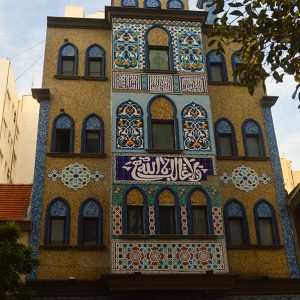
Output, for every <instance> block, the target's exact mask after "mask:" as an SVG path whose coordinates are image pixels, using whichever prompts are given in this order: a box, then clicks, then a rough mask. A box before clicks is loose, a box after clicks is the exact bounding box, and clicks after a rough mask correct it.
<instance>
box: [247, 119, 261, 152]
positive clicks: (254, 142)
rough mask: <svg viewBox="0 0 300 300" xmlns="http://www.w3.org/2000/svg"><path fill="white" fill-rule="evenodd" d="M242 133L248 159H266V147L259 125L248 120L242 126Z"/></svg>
mask: <svg viewBox="0 0 300 300" xmlns="http://www.w3.org/2000/svg"><path fill="white" fill-rule="evenodd" d="M242 132H243V141H244V149H245V155H246V157H264V156H265V146H264V140H263V136H262V131H261V128H260V126H259V124H258V123H257V122H256V121H254V120H252V119H248V120H246V121H245V122H244V123H243V125H242Z"/></svg>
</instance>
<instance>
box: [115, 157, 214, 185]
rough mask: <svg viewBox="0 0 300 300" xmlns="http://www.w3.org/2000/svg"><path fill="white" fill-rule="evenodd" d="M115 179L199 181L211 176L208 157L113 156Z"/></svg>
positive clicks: (212, 173) (210, 165) (210, 159)
mask: <svg viewBox="0 0 300 300" xmlns="http://www.w3.org/2000/svg"><path fill="white" fill-rule="evenodd" d="M115 164H116V168H115V178H114V179H115V180H116V181H134V182H146V183H147V182H148V183H150V182H166V183H167V182H168V183H171V182H173V183H175V182H184V183H199V182H201V181H206V180H207V176H208V175H214V161H213V158H212V157H211V156H208V155H207V156H204V157H199V156H197V157H196V156H193V157H190V156H184V157H178V156H155V155H147V156H146V155H116V156H115Z"/></svg>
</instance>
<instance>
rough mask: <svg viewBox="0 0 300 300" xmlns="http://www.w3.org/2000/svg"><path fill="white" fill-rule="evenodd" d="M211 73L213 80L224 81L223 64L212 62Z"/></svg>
mask: <svg viewBox="0 0 300 300" xmlns="http://www.w3.org/2000/svg"><path fill="white" fill-rule="evenodd" d="M210 73H211V80H212V81H223V80H224V79H223V70H222V65H221V64H211V65H210Z"/></svg>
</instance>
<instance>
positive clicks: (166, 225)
mask: <svg viewBox="0 0 300 300" xmlns="http://www.w3.org/2000/svg"><path fill="white" fill-rule="evenodd" d="M179 212H180V208H179V203H178V198H177V195H176V194H175V192H174V191H173V190H172V189H170V188H167V187H165V188H162V189H160V190H159V191H158V192H157V194H156V197H155V222H156V225H155V228H156V233H157V234H181V233H182V230H181V219H180V214H179Z"/></svg>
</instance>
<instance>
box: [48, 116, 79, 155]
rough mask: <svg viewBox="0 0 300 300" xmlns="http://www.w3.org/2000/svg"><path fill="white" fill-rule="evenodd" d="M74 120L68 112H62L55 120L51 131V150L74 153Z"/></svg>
mask: <svg viewBox="0 0 300 300" xmlns="http://www.w3.org/2000/svg"><path fill="white" fill-rule="evenodd" d="M73 151H74V120H73V118H72V117H71V116H70V115H69V114H67V113H61V114H59V115H58V116H56V118H55V119H54V120H53V123H52V131H51V152H62V153H73Z"/></svg>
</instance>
